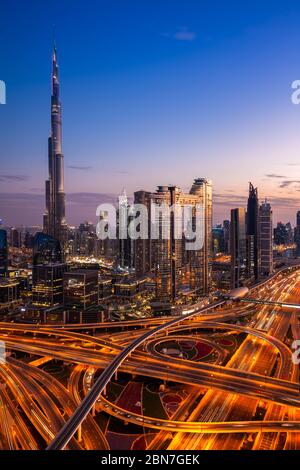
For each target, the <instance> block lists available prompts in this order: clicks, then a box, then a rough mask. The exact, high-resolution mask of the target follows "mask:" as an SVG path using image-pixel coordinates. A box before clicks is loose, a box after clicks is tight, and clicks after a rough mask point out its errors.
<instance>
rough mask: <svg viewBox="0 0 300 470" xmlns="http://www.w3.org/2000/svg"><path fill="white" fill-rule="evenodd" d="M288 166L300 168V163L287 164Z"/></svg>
mask: <svg viewBox="0 0 300 470" xmlns="http://www.w3.org/2000/svg"><path fill="white" fill-rule="evenodd" d="M288 166H300V163H288Z"/></svg>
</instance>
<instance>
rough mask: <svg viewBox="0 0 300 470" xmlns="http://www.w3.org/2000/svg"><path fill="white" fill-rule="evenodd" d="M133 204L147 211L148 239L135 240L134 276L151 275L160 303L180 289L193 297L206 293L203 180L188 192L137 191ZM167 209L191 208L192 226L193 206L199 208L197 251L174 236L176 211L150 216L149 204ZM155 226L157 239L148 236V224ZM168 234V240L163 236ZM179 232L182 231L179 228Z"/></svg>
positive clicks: (208, 254) (208, 240) (207, 204)
mask: <svg viewBox="0 0 300 470" xmlns="http://www.w3.org/2000/svg"><path fill="white" fill-rule="evenodd" d="M134 202H135V204H143V205H145V206H146V208H147V210H148V237H147V238H146V237H144V238H138V239H137V240H135V269H136V275H137V277H140V276H143V275H145V274H149V273H152V274H154V277H155V283H156V298H157V299H158V300H161V301H170V300H174V299H175V298H176V297H177V295H178V293H179V291H180V290H181V289H182V288H186V287H187V288H188V289H189V290H190V291H193V292H195V293H197V294H206V293H207V292H208V290H209V287H210V283H211V268H212V235H211V231H212V187H211V182H210V181H207V180H206V179H204V178H198V179H196V180H195V181H194V183H193V185H192V188H191V190H190V192H189V193H183V192H182V191H181V190H180V189H179V188H178V187H176V186H159V187H158V189H157V191H156V192H154V193H151V192H146V191H138V192H136V193H135V194H134ZM154 204H155V206H156V207H162V208H163V207H168V208H169V209H170V208H171V207H172V206H174V205H175V204H176V205H177V206H178V207H181V208H184V206H189V207H190V208H191V209H192V221H191V223H192V225H193V226H194V225H195V223H196V221H195V220H196V219H195V218H196V215H198V216H199V214H196V206H197V205H199V206H201V207H203V211H202V213H201V217H202V218H201V221H200V225H201V229H202V230H203V245H202V246H201V248H199V249H193V250H187V249H186V240H185V238H184V236H182V237H181V238H180V237H177V236H175V231H176V230H177V228H176V227H178V223H179V222H178V217H179V215H178V214H176V211H175V212H174V211H172V210H169V211H168V212H167V215H165V214H164V213H163V209H162V211H157V212H156V213H155V214H153V212H152V211H153V205H154ZM154 221H155V222H156V224H157V225H158V226H159V236H158V238H156V239H154V238H153V237H152V236H151V223H153V222H154ZM166 231H167V232H168V237H165V236H163V233H165V232H166ZM182 233H184V228H183V227H182Z"/></svg>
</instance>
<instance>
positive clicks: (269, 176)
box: [265, 173, 286, 178]
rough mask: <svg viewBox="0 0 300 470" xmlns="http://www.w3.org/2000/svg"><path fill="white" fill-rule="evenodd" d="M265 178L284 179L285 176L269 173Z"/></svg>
mask: <svg viewBox="0 0 300 470" xmlns="http://www.w3.org/2000/svg"><path fill="white" fill-rule="evenodd" d="M265 176H266V177H267V178H286V176H282V175H276V174H275V173H271V174H269V175H265Z"/></svg>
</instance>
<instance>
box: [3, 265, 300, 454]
mask: <svg viewBox="0 0 300 470" xmlns="http://www.w3.org/2000/svg"><path fill="white" fill-rule="evenodd" d="M248 296H249V298H253V299H256V300H258V299H259V300H262V301H263V300H267V301H274V302H276V301H277V302H283V303H286V304H295V305H294V307H295V306H296V305H297V299H299V297H300V270H299V268H298V267H295V268H289V269H285V270H283V271H282V272H279V273H277V274H275V275H274V276H272V277H271V278H270V279H269V280H267V281H264V282H263V283H260V284H258V285H257V286H253V287H252V288H251V289H250V292H249V294H248ZM299 337H300V335H299V320H298V310H297V309H296V308H287V307H281V306H277V305H268V304H264V303H262V304H254V303H251V302H247V301H243V302H240V301H237V302H236V301H232V300H231V299H224V300H222V299H220V300H217V301H215V302H214V303H213V304H211V305H208V306H207V307H204V308H203V307H202V308H197V305H196V306H193V307H192V308H188V307H186V308H181V311H178V312H177V315H174V316H171V317H170V316H168V317H154V318H150V319H143V320H132V321H123V322H121V321H120V322H105V323H99V324H85V325H78V324H77V325H64V326H59V325H56V326H47V325H28V324H26V325H25V324H20V323H1V326H0V340H1V341H3V342H4V343H5V347H6V358H5V361H3V363H1V367H0V381H1V386H0V405H1V406H0V414H1V417H0V438H1V442H0V446H1V448H2V449H45V448H48V449H63V448H66V449H117V448H119V447H118V445H120V444H118V445H117V444H116V442H118V443H120V442H122V445H123V448H124V449H148V450H151V449H152V450H153V449H155V450H157V449H172V450H175V449H180V450H182V449H189V450H190V449H206V450H208V449H210V450H214V449H299V448H300V396H299V366H298V365H297V364H294V363H293V361H292V353H293V350H292V347H291V345H292V342H293V340H295V339H299ZM151 400H152V402H151Z"/></svg>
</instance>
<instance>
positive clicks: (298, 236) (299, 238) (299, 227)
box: [295, 211, 300, 257]
mask: <svg viewBox="0 0 300 470" xmlns="http://www.w3.org/2000/svg"><path fill="white" fill-rule="evenodd" d="M295 243H296V256H297V257H299V256H300V211H298V212H297V218H296V227H295Z"/></svg>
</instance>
